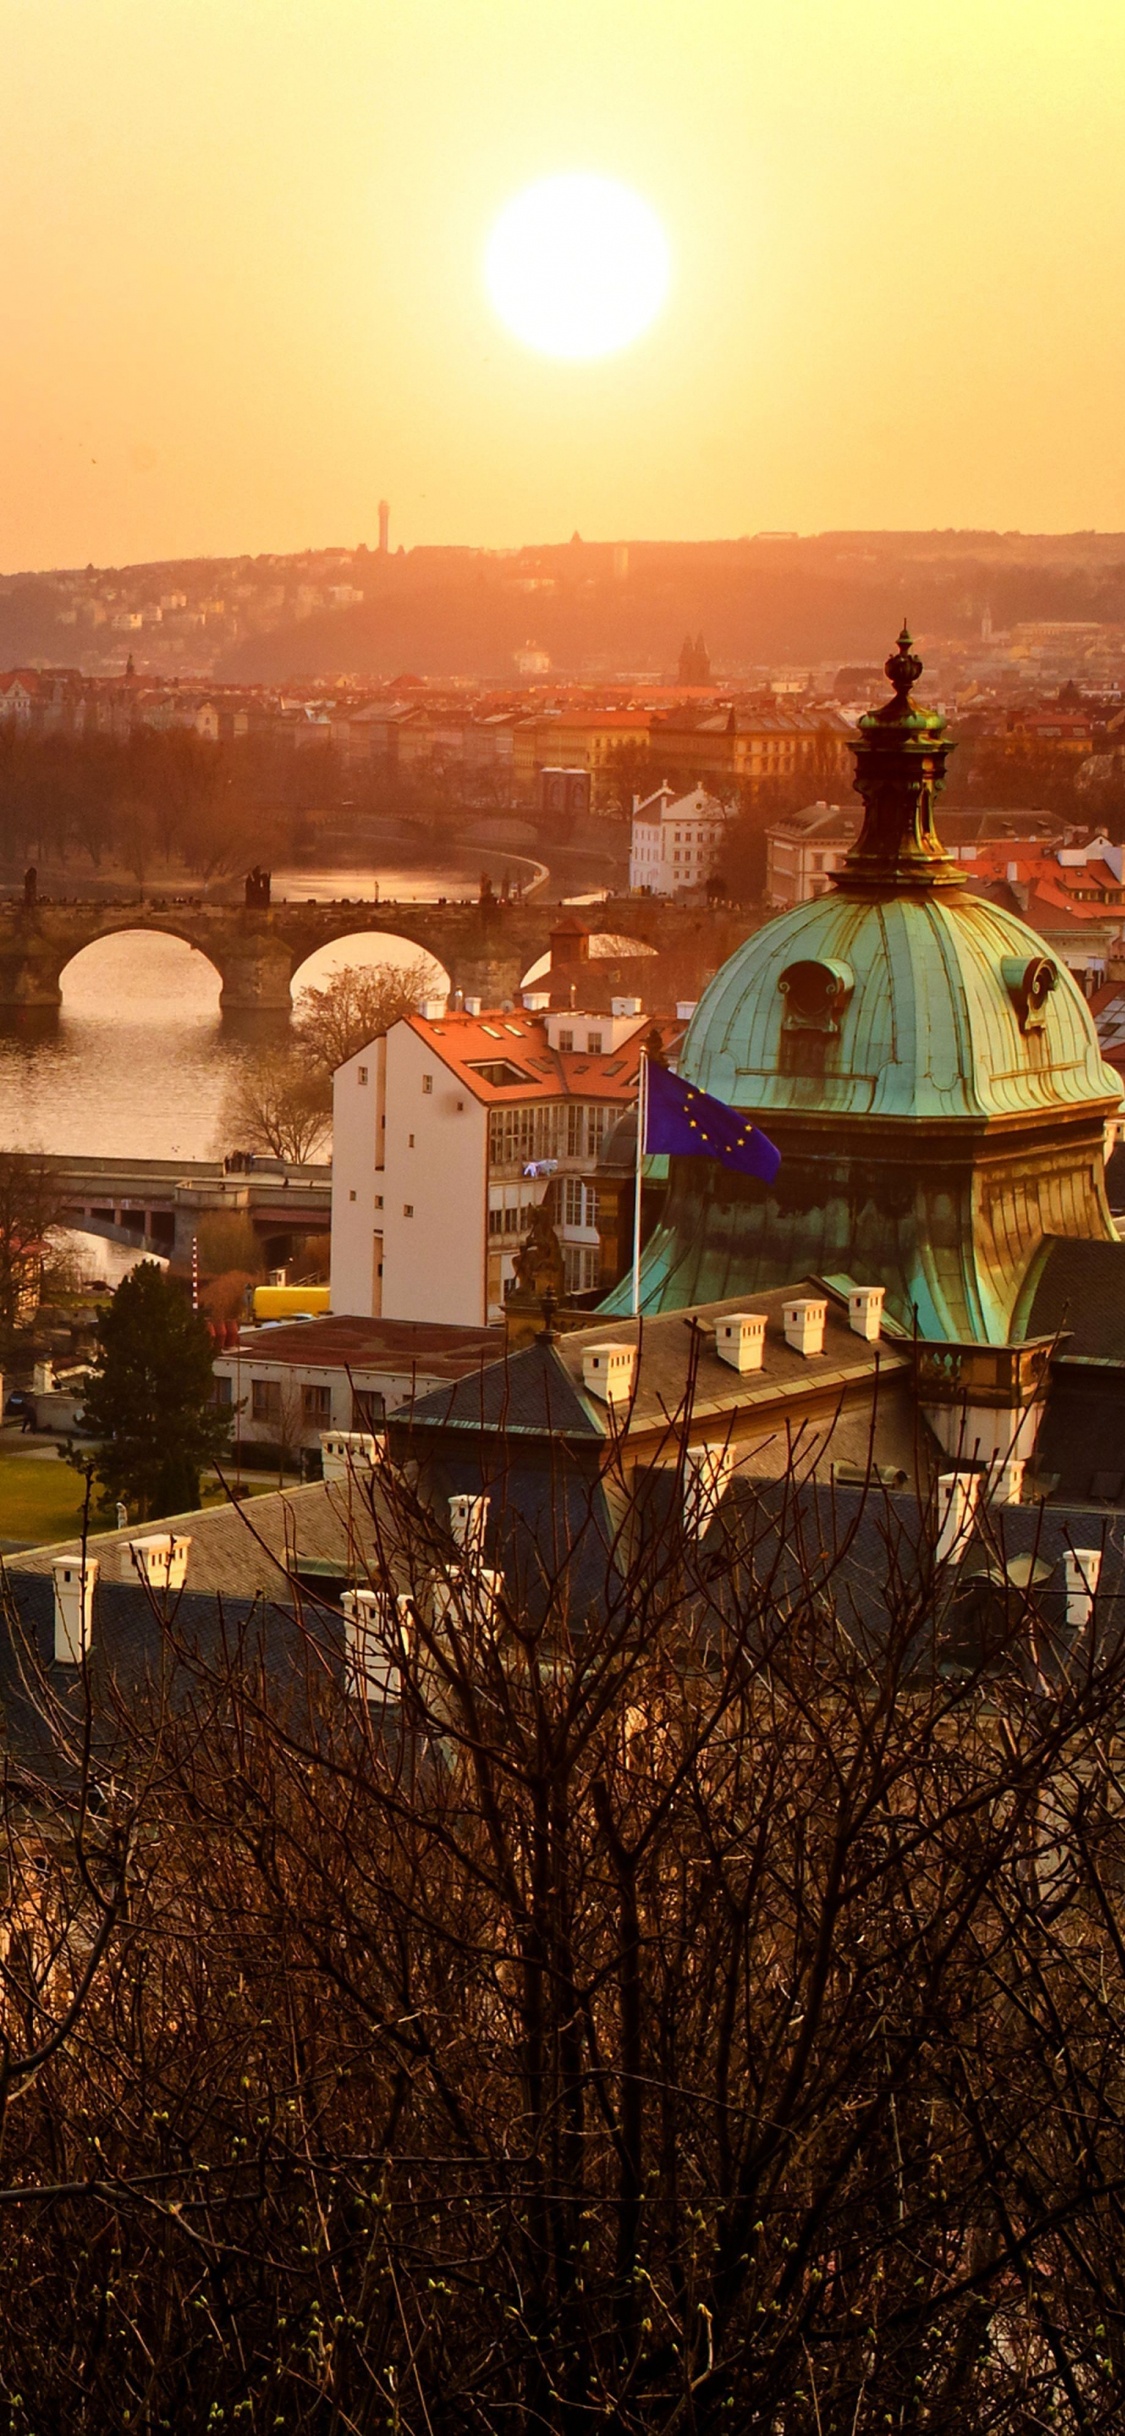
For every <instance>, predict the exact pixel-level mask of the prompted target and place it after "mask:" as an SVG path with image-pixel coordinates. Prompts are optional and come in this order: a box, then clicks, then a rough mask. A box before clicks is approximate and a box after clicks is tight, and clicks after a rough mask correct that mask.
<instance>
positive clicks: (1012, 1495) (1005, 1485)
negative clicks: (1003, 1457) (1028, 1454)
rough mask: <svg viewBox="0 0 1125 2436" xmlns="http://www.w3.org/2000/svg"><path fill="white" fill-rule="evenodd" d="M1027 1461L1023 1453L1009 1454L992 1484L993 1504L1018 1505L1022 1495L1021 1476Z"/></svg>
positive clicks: (1025, 1468)
mask: <svg viewBox="0 0 1125 2436" xmlns="http://www.w3.org/2000/svg"><path fill="white" fill-rule="evenodd" d="M1026 1470H1027V1462H1026V1459H1025V1457H1024V1456H1023V1455H1009V1456H1008V1458H1007V1461H1006V1462H1005V1463H1002V1464H1001V1466H1000V1469H999V1471H998V1472H997V1474H996V1477H995V1479H994V1481H993V1484H992V1503H993V1505H994V1506H1018V1505H1019V1503H1020V1500H1021V1498H1022V1496H1023V1476H1024V1473H1025V1471H1026Z"/></svg>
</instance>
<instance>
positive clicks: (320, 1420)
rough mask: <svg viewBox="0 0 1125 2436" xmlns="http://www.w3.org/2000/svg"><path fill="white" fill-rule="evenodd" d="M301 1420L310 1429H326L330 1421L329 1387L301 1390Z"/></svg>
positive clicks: (303, 1388) (304, 1388) (308, 1387)
mask: <svg viewBox="0 0 1125 2436" xmlns="http://www.w3.org/2000/svg"><path fill="white" fill-rule="evenodd" d="M301 1419H302V1420H303V1421H304V1422H306V1423H307V1424H308V1426H309V1428H310V1429H319V1428H320V1427H321V1426H323V1427H324V1428H325V1429H327V1428H328V1427H329V1425H330V1423H331V1420H332V1390H331V1388H330V1387H313V1386H305V1387H302V1389H301Z"/></svg>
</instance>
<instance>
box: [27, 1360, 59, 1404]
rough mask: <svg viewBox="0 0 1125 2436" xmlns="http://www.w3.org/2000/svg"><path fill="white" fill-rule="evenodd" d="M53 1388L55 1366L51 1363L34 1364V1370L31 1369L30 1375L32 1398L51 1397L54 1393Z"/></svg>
mask: <svg viewBox="0 0 1125 2436" xmlns="http://www.w3.org/2000/svg"><path fill="white" fill-rule="evenodd" d="M54 1386H55V1365H54V1363H53V1362H51V1361H44V1362H36V1364H35V1366H34V1368H33V1370H32V1373H31V1392H32V1395H33V1396H49V1395H52V1394H53V1393H54Z"/></svg>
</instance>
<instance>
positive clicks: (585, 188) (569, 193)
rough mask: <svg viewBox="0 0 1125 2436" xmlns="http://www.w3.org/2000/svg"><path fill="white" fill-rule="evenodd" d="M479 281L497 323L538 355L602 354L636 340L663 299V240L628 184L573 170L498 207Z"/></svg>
mask: <svg viewBox="0 0 1125 2436" xmlns="http://www.w3.org/2000/svg"><path fill="white" fill-rule="evenodd" d="M484 268H485V281H486V284H487V287H488V293H489V295H490V297H491V299H492V302H493V304H494V306H495V308H496V311H497V312H498V314H499V316H500V319H501V321H502V322H504V323H505V324H506V326H507V328H508V329H509V330H511V331H512V333H513V335H514V336H515V337H516V338H519V339H522V340H523V343H524V345H525V346H528V347H534V348H536V349H537V351H538V352H539V353H540V354H541V355H557V356H565V357H569V358H570V360H571V361H573V362H578V361H581V360H582V359H583V358H589V357H593V356H598V355H612V354H614V353H616V351H617V350H618V349H619V348H621V347H627V346H628V345H629V344H630V342H631V341H632V340H633V339H635V338H639V337H640V335H641V332H642V331H643V330H647V329H648V327H649V324H650V323H651V322H652V321H654V320H655V318H656V315H657V314H658V313H659V311H660V308H661V306H662V304H663V303H664V299H665V297H666V295H667V293H668V274H669V262H668V243H667V239H666V237H665V235H664V231H663V229H662V227H661V225H660V222H659V220H658V219H657V217H656V213H655V212H654V211H653V210H652V209H651V207H650V205H649V204H647V203H646V202H645V201H644V198H643V196H641V195H639V194H637V193H635V192H634V190H633V188H632V187H631V186H622V185H620V184H619V183H618V181H617V179H616V178H602V177H597V176H595V175H594V174H593V173H592V172H590V171H586V170H573V171H570V172H568V173H567V174H565V175H563V176H560V177H554V178H540V179H539V180H538V182H537V183H536V184H535V185H534V186H526V187H525V188H524V190H523V192H522V194H518V195H513V197H512V200H511V202H510V203H506V204H505V206H504V209H503V211H502V212H501V214H500V217H499V219H498V220H497V222H496V224H495V227H494V228H493V230H492V234H491V236H490V238H489V240H488V249H487V252H486V254H485V266H484Z"/></svg>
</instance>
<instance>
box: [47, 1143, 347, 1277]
mask: <svg viewBox="0 0 1125 2436" xmlns="http://www.w3.org/2000/svg"><path fill="white" fill-rule="evenodd" d="M51 1164H52V1168H53V1170H54V1174H55V1178H56V1181H57V1184H58V1188H59V1192H60V1195H61V1197H62V1200H63V1202H64V1205H65V1208H66V1215H67V1220H68V1223H69V1224H70V1225H71V1226H74V1227H80V1228H81V1229H82V1231H83V1233H84V1234H87V1235H102V1236H104V1237H105V1239H106V1241H107V1242H109V1243H122V1244H135V1245H136V1246H137V1248H138V1249H139V1250H141V1251H146V1252H162V1253H164V1254H165V1255H166V1256H167V1257H171V1258H176V1259H180V1260H188V1259H190V1257H191V1239H192V1236H193V1235H194V1234H195V1232H196V1229H197V1227H198V1225H199V1222H200V1219H201V1218H211V1217H215V1216H220V1215H231V1216H235V1217H239V1218H249V1220H250V1223H251V1225H252V1227H253V1228H254V1231H255V1233H256V1234H257V1235H258V1236H260V1237H261V1240H262V1243H263V1245H264V1246H265V1247H266V1248H267V1250H269V1251H270V1252H272V1253H274V1254H275V1255H276V1259H277V1261H278V1263H280V1262H281V1261H282V1260H284V1259H285V1258H286V1257H287V1246H288V1243H289V1241H290V1239H291V1238H292V1237H293V1236H300V1235H319V1234H322V1233H326V1232H327V1230H328V1227H329V1225H330V1223H331V1217H332V1170H331V1168H330V1167H319V1166H309V1167H289V1168H286V1169H285V1170H284V1171H283V1172H281V1173H277V1174H274V1173H270V1172H268V1171H263V1169H260V1168H255V1169H252V1170H251V1172H250V1173H249V1174H244V1173H241V1172H239V1173H228V1172H227V1170H226V1169H225V1168H224V1167H223V1165H222V1162H221V1161H220V1160H218V1159H110V1158H101V1159H81V1158H75V1157H67V1156H65V1155H64V1156H62V1157H60V1158H57V1159H54V1160H52V1162H51Z"/></svg>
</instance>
